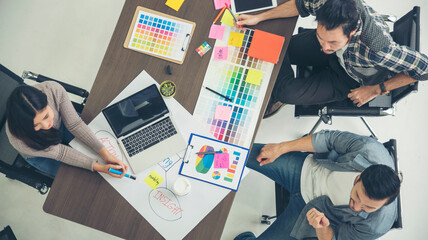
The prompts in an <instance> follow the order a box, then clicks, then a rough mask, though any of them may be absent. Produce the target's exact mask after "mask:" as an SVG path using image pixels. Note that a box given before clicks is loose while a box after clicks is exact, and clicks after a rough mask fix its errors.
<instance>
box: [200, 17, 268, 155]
mask: <svg viewBox="0 0 428 240" xmlns="http://www.w3.org/2000/svg"><path fill="white" fill-rule="evenodd" d="M223 26H224V27H225V32H224V38H223V39H222V40H219V39H217V40H216V43H215V46H214V49H215V52H214V54H212V55H211V60H210V63H209V65H208V69H207V72H206V73H205V78H204V83H203V86H205V87H209V88H210V89H212V90H214V91H215V92H217V93H218V94H214V93H212V92H210V91H208V90H206V89H205V88H202V89H201V92H200V93H199V98H198V101H197V103H196V107H195V111H194V112H193V116H195V118H196V119H198V120H200V121H201V122H202V123H203V124H204V125H205V127H206V128H207V129H208V130H209V131H210V133H211V134H212V135H213V136H214V138H216V139H218V140H220V141H225V142H228V143H232V144H236V145H239V146H243V147H247V148H248V147H250V145H251V141H252V139H253V136H254V131H255V128H256V125H257V120H258V117H259V114H260V110H261V107H262V104H263V99H264V97H265V95H266V90H267V87H268V85H269V80H270V76H271V74H272V71H273V67H274V64H273V63H270V62H266V61H262V60H260V59H257V58H254V57H251V56H249V54H248V51H249V49H250V46H251V45H252V41H253V35H254V30H252V29H238V28H235V27H231V26H228V25H226V24H224V23H223ZM218 49H224V50H222V52H221V57H220V51H218ZM226 50H227V52H226ZM220 94H221V95H220ZM223 96H225V97H227V98H229V99H230V100H231V101H229V100H227V99H226V98H224V97H223Z"/></svg>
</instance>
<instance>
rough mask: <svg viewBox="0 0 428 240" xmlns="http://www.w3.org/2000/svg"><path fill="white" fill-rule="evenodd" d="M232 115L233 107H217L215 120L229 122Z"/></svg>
mask: <svg viewBox="0 0 428 240" xmlns="http://www.w3.org/2000/svg"><path fill="white" fill-rule="evenodd" d="M231 113H232V108H231V107H229V106H223V105H217V107H216V108H215V114H214V118H215V119H219V120H224V121H229V120H230V114H231Z"/></svg>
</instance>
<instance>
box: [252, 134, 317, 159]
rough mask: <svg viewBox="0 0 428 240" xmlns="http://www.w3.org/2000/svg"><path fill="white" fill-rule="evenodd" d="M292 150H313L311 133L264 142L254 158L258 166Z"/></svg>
mask: <svg viewBox="0 0 428 240" xmlns="http://www.w3.org/2000/svg"><path fill="white" fill-rule="evenodd" d="M294 151H305V152H315V149H314V146H313V144H312V135H308V136H305V137H302V138H299V139H296V140H293V141H288V142H282V143H271V144H266V145H265V146H264V147H263V148H262V149H261V150H260V154H259V155H258V156H257V158H256V160H257V161H258V162H259V163H260V166H263V165H265V164H268V163H271V162H273V161H275V160H276V159H277V158H278V157H279V156H281V155H282V154H285V153H288V152H294Z"/></svg>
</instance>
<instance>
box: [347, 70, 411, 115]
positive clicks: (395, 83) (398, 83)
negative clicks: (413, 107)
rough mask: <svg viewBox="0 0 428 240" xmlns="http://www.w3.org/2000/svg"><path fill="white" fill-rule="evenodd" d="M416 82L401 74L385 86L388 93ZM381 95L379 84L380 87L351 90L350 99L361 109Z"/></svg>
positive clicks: (363, 87)
mask: <svg viewBox="0 0 428 240" xmlns="http://www.w3.org/2000/svg"><path fill="white" fill-rule="evenodd" d="M416 81H417V80H415V79H413V78H412V77H410V76H408V75H406V74H404V73H399V74H397V75H395V76H394V77H392V78H390V79H389V80H387V81H385V82H384V85H385V89H386V90H387V91H392V90H394V89H397V88H400V87H403V86H406V85H409V84H411V83H414V82H416ZM380 94H381V89H380V86H379V84H378V85H372V86H362V87H359V88H356V89H351V93H349V94H348V98H350V99H351V100H352V102H354V103H355V104H357V107H361V106H362V105H364V104H366V103H367V102H369V101H370V100H372V99H373V98H375V97H377V96H378V95H380Z"/></svg>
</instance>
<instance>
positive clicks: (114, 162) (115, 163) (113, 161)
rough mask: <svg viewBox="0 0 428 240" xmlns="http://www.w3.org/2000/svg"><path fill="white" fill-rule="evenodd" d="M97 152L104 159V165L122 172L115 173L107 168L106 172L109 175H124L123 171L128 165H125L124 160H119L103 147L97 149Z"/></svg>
mask: <svg viewBox="0 0 428 240" xmlns="http://www.w3.org/2000/svg"><path fill="white" fill-rule="evenodd" d="M99 154H100V155H101V157H102V158H103V159H104V162H105V163H107V165H106V166H110V167H111V168H114V169H116V170H119V171H121V172H122V174H121V175H117V174H114V173H111V172H109V171H108V169H107V172H106V173H108V174H109V175H111V176H113V177H118V176H120V177H123V176H124V175H125V173H126V172H127V171H128V165H126V164H125V163H124V162H122V161H120V160H119V159H118V158H117V157H115V156H113V155H112V154H111V153H110V152H109V151H107V149H106V148H105V147H104V148H102V149H101V150H100V151H99ZM110 167H109V168H110ZM112 174H113V175H112Z"/></svg>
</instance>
